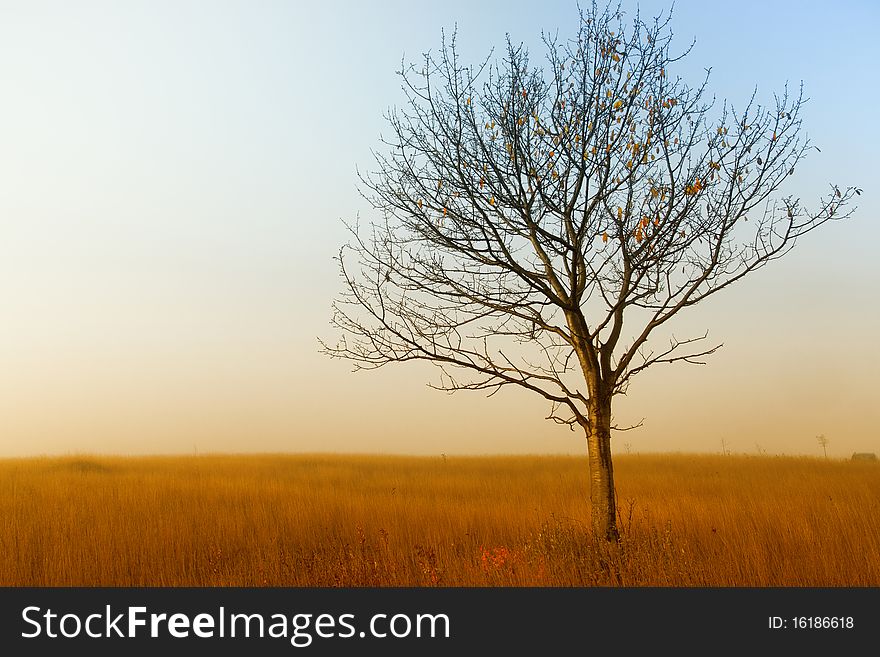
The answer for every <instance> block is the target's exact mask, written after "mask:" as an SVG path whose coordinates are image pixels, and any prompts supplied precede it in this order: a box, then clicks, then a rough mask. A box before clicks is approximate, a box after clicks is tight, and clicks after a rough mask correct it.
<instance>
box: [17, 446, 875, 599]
mask: <svg viewBox="0 0 880 657" xmlns="http://www.w3.org/2000/svg"><path fill="white" fill-rule="evenodd" d="M586 474H587V472H586V459H585V457H584V458H575V457H548V456H535V457H482V458H464V457H451V458H448V459H445V458H439V457H437V458H414V457H390V456H375V457H370V456H330V455H313V456H274V455H273V456H269V455H267V456H193V457H150V458H104V457H67V458H36V459H17V460H5V461H0V584H2V585H6V586H8V585H13V586H25V585H26V586H56V585H104V586H121V585H126V586H127V585H132V586H226V585H235V586H238V585H242V586H401V585H402V586H486V585H489V586H496V585H526V586H532V585H536V586H544V585H549V586H581V585H587V586H592V585H612V586H621V585H622V586H655V585H660V586H667V585H674V586H731V585H737V586H878V585H880V466H878V465H876V464H874V463H853V462H847V461H834V460H829V461H825V460H819V459H805V458H785V457H778V458H776V457H745V456H739V457H737V456H687V455H623V456H619V457H617V460H616V476H617V487H618V496H619V500H620V502H619V504H620V523H621V529H622V534H623V538H622V541H621V543H620V545H619V546H617V547H614V548H611V547H609V546H607V545H605V544H603V543H601V542H596V541H594V540H593V539H592V538H591V536H590V534H589V522H588V519H589V516H588V513H589V511H588V505H587V500H586V494H587V490H588V489H587V478H586Z"/></svg>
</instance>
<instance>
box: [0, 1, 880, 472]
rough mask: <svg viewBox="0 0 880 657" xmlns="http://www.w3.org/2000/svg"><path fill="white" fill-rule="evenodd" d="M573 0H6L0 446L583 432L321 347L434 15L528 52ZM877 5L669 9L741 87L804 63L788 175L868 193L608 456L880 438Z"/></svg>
mask: <svg viewBox="0 0 880 657" xmlns="http://www.w3.org/2000/svg"><path fill="white" fill-rule="evenodd" d="M622 7H623V8H624V10H625V11H627V12H629V13H632V12H633V11H634V10H635V4H634V3H629V2H624V3H622ZM666 7H667V5H666V3H661V2H645V3H641V11H642V13H643V14H646V15H653V14H654V13H656V12H657V11H658V10H661V9H665V8H666ZM576 20H577V14H576V5H575V3H573V2H544V3H525V2H489V3H473V2H444V3H424V4H422V5H419V4H412V3H406V2H385V3H356V2H349V3H313V4H306V3H298V2H261V3H246V2H125V3H117V2H82V3H76V4H75V5H74V4H73V3H63V2H0V80H3V85H4V100H3V103H0V299H2V310H0V313H2V314H0V318H2V322H0V455H4V454H8V455H17V454H28V453H58V452H60V453H66V452H89V451H98V452H121V453H134V452H179V451H183V452H191V451H192V450H193V449H198V450H200V451H303V450H305V451H314V450H319V451H324V450H341V451H367V452H371V451H396V452H413V453H434V454H436V453H441V452H446V453H455V452H571V453H580V452H582V451H583V444H582V443H583V441H582V440H581V439H580V438H579V437H577V436H576V435H575V434H569V433H567V432H566V431H565V430H563V429H559V428H556V427H554V426H553V425H551V424H549V423H546V422H543V421H542V419H541V418H542V417H543V416H544V415H545V414H546V409H545V408H544V407H543V405H542V404H541V403H540V402H533V401H532V400H529V399H527V398H524V397H522V396H521V395H518V394H516V393H511V394H509V395H507V396H506V397H505V396H504V395H502V396H500V397H499V398H495V399H492V400H488V401H487V400H485V399H483V398H482V397H480V396H478V395H472V396H467V395H465V394H461V395H456V396H453V397H448V396H446V395H443V394H441V393H437V392H434V391H430V390H427V389H425V388H424V387H423V386H422V384H423V383H424V382H427V381H428V380H429V379H430V377H431V372H430V371H429V370H425V369H420V368H418V367H403V368H400V369H399V370H396V371H392V370H389V371H387V372H381V373H376V374H360V375H357V376H352V375H350V374H349V373H348V368H347V367H346V366H345V365H344V364H341V363H338V362H330V361H328V360H326V359H325V358H323V357H321V356H320V355H319V354H318V353H317V346H316V341H315V338H316V336H318V335H321V336H327V335H328V334H329V333H330V328H329V326H328V323H327V320H328V317H329V305H330V301H331V299H332V297H333V295H334V294H335V293H336V292H337V291H338V290H339V283H338V280H337V276H336V271H335V268H334V263H333V262H332V256H333V255H334V254H335V252H336V250H337V248H338V246H339V245H340V243H341V242H342V241H343V240H344V239H345V235H344V232H343V228H342V220H343V219H348V220H350V219H353V218H354V217H355V216H357V214H358V213H359V212H360V213H362V216H363V217H364V218H367V213H368V209H367V207H366V204H365V203H364V202H363V200H362V199H361V198H360V197H359V195H358V192H357V176H356V169H357V168H361V169H369V168H370V166H371V161H372V160H371V154H370V150H371V148H375V147H377V146H378V145H379V135H380V134H381V132H382V131H383V129H384V120H383V118H382V117H383V114H384V112H385V111H386V110H387V109H388V108H389V107H391V106H393V105H395V104H396V103H399V102H400V101H401V94H400V90H399V78H398V77H397V76H396V75H395V70H396V69H397V68H398V67H399V65H400V63H401V60H402V58H404V57H405V58H406V59H407V60H409V61H412V60H416V59H417V58H418V57H419V55H420V53H422V52H424V51H425V50H427V49H436V48H437V47H438V46H439V43H440V31H441V29H444V28H445V29H447V30H450V29H453V28H454V26H457V29H458V33H459V44H460V46H461V48H462V53H463V56H464V58H465V59H471V60H477V59H479V58H481V57H483V56H484V55H485V54H486V53H487V52H488V51H489V49H490V48H491V47H493V46H501V45H502V44H503V40H504V37H505V34H506V33H509V34H510V35H511V37H512V38H513V39H514V40H515V41H525V42H526V43H527V44H529V45H531V46H532V48H533V52H534V54H535V55H538V54H539V53H540V48H541V46H540V39H539V36H540V32H541V30H547V31H554V30H558V31H559V34H560V36H561V37H564V36H566V35H570V34H572V33H573V32H574V29H575V28H574V25H575V23H576ZM878 24H880V9H878V7H877V5H875V4H874V3H872V2H840V3H834V4H831V3H808V2H797V3H795V2H773V3H768V2H761V3H758V2H741V3H737V4H736V5H731V4H730V3H706V2H692V1H687V2H685V1H680V2H678V3H676V7H675V11H674V18H673V30H674V32H675V35H676V42H677V43H678V44H679V45H680V46H681V47H682V48H685V47H687V46H688V45H689V44H690V43H691V41H692V40H693V39H696V44H695V46H694V48H693V51H692V53H691V54H690V56H689V57H688V58H687V60H685V62H683V63H682V64H681V65H679V66H678V67H677V68H676V71H675V72H676V73H678V74H680V75H682V77H685V78H687V79H689V80H696V79H697V78H699V77H700V76H701V75H702V71H703V69H704V68H706V67H711V69H712V77H711V81H710V90H711V91H712V92H713V93H715V94H716V95H717V96H718V98H719V99H721V98H728V99H730V100H732V101H733V102H734V103H737V102H738V103H743V102H744V101H745V100H746V99H747V97H748V95H749V94H750V93H751V91H752V89H753V88H754V87H755V86H757V88H758V97H759V99H761V100H763V101H769V100H770V99H771V98H772V93H773V92H774V91H779V90H781V88H782V86H783V85H784V83H785V82H786V81H789V83H792V84H795V85H797V84H799V83H800V81H801V80H803V82H804V85H805V89H806V95H807V96H808V97H809V98H810V99H811V100H810V102H809V104H808V105H807V107H806V108H805V111H804V130H805V131H806V133H807V134H809V136H810V137H811V139H812V140H813V143H814V144H816V145H817V146H819V147H820V148H821V149H822V152H821V153H818V152H817V153H814V154H813V155H812V156H811V157H810V158H809V159H808V161H807V162H805V163H804V165H803V166H802V167H801V168H800V171H799V172H798V175H797V176H796V180H795V181H794V182H793V183H792V186H791V188H790V190H789V191H791V192H792V193H795V194H798V195H801V196H803V197H804V199H805V200H806V201H811V200H813V199H815V198H816V197H817V196H818V194H819V193H821V192H823V191H824V190H825V189H826V188H825V185H826V184H827V183H829V182H836V183H839V184H841V185H858V186H860V187H862V188H864V190H865V193H864V194H863V195H862V196H861V198H860V209H859V211H858V213H857V215H856V216H855V217H854V218H853V219H851V220H850V221H848V222H847V223H846V224H840V225H833V226H827V227H826V229H825V230H822V231H821V233H817V234H815V235H811V236H809V237H811V238H813V239H808V240H804V242H803V244H801V245H799V248H798V249H797V250H796V251H795V252H794V253H793V254H791V256H790V257H788V258H786V260H783V261H782V262H780V263H777V264H776V266H774V267H772V268H768V269H767V270H766V271H763V272H761V273H759V274H758V275H757V276H756V277H755V279H754V280H752V281H747V282H745V283H743V284H742V285H741V286H738V287H737V288H735V289H733V290H730V291H729V293H727V294H725V295H721V296H720V297H719V298H718V299H717V300H713V301H712V302H711V303H709V304H708V305H707V307H706V308H701V309H699V310H698V311H697V312H695V313H694V314H693V316H690V317H688V318H686V319H683V320H682V321H683V322H684V326H686V327H688V328H693V329H695V330H696V329H699V332H700V333H702V331H703V330H704V329H706V328H709V329H710V331H711V334H712V335H713V336H716V337H717V338H718V339H719V340H721V341H724V342H725V348H724V350H722V352H721V353H719V354H718V355H717V356H716V357H715V358H714V359H713V361H712V362H711V363H710V365H708V366H706V367H704V368H699V369H698V370H695V369H693V368H687V367H683V368H678V369H674V370H673V369H669V370H663V371H662V372H658V373H656V374H648V375H646V376H645V378H644V380H642V381H638V382H637V383H635V384H634V385H633V389H632V392H631V393H630V395H629V397H628V398H627V399H626V400H624V401H623V403H622V405H621V406H620V407H619V408H620V412H621V414H622V415H623V416H624V417H626V418H628V419H635V420H638V419H640V418H641V417H645V418H646V423H645V427H644V428H643V429H641V430H639V431H637V432H633V433H630V434H626V435H625V436H624V437H621V438H619V439H617V440H618V447H617V448H618V449H621V447H620V445H622V444H623V443H627V444H629V446H630V448H631V449H632V450H633V451H639V450H642V451H662V450H683V451H718V449H720V439H721V438H725V440H726V443H727V444H728V445H732V446H733V449H735V450H738V451H745V452H754V451H755V450H756V449H757V447H756V443H759V444H761V445H762V448H763V449H766V450H767V451H770V452H776V453H780V452H785V453H818V445H816V444H815V439H814V437H815V435H816V434H819V433H824V434H826V435H827V436H829V438H830V440H831V442H830V444H829V450H830V451H831V453H834V454H838V455H844V454H846V453H848V452H852V451H872V450H873V451H880V445H876V444H875V443H876V438H874V435H875V434H876V431H875V429H876V426H877V425H878V423H880V415H878V413H880V411H878V410H877V407H876V404H875V402H874V396H875V395H874V391H875V390H876V382H875V381H874V373H875V372H876V371H877V370H878V365H880V353H878V352H880V350H878V348H877V346H876V342H875V338H874V336H875V335H877V334H878V329H880V316H878V310H877V304H876V301H875V300H876V296H877V294H876V290H877V287H878V284H880V265H878V264H877V261H878V259H877V258H876V255H875V247H874V244H875V243H876V241H877V239H878V238H880V227H878V223H877V210H878V202H877V190H876V188H875V184H874V181H875V179H876V177H877V175H876V173H875V171H876V167H875V164H874V162H875V157H876V151H877V148H878V146H880V139H878V137H877V125H876V121H877V115H878V112H877V108H878V106H880V97H878V96H880V91H878V89H880V85H878V82H880V80H878V74H877V73H876V69H875V63H876V62H877V61H880V47H878V40H877V38H876V34H875V31H876V26H877V25H878ZM871 441H874V442H871Z"/></svg>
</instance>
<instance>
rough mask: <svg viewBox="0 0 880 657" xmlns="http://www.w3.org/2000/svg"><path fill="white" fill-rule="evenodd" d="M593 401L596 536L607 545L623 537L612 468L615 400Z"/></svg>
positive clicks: (590, 441)
mask: <svg viewBox="0 0 880 657" xmlns="http://www.w3.org/2000/svg"><path fill="white" fill-rule="evenodd" d="M590 401H591V403H590V426H589V427H588V428H587V431H586V433H587V451H588V455H589V462H590V509H591V515H592V521H593V523H592V524H593V534H594V535H595V536H596V537H597V538H603V539H605V540H607V541H617V540H618V539H619V538H620V535H619V534H618V531H617V504H616V500H615V494H614V468H613V466H612V464H611V398H610V397H608V398H607V399H604V398H603V399H592V400H590Z"/></svg>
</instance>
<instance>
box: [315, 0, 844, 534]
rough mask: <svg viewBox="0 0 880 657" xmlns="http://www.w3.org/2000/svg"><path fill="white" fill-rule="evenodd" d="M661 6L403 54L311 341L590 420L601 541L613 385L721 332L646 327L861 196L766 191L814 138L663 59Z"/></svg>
mask: <svg viewBox="0 0 880 657" xmlns="http://www.w3.org/2000/svg"><path fill="white" fill-rule="evenodd" d="M670 19H671V15H670V14H664V15H661V16H659V17H657V18H654V19H652V20H650V21H644V20H642V19H641V18H640V17H638V16H636V17H635V19H634V20H632V21H627V20H626V19H625V17H624V16H623V15H622V13H621V12H620V11H619V9H614V8H611V9H603V8H599V7H597V6H596V5H593V6H592V8H590V9H588V10H586V11H583V12H581V14H580V22H579V29H578V33H577V36H576V37H574V38H573V39H571V40H566V41H560V40H559V39H558V38H557V37H552V36H545V37H544V44H545V46H546V63H545V64H544V65H543V67H539V66H535V65H533V64H532V63H531V61H530V59H529V54H528V52H527V50H526V48H525V47H524V46H522V45H515V44H514V43H512V42H511V41H510V40H509V39H508V42H507V44H506V49H505V51H504V55H503V57H501V58H499V59H494V58H493V56H492V55H490V56H489V57H488V58H487V59H486V60H485V61H483V62H482V63H481V64H480V65H477V66H465V65H463V64H462V63H461V62H460V61H459V59H458V56H457V52H456V43H455V36H454V35H453V36H452V38H451V39H447V38H446V37H445V36H444V38H443V40H442V46H441V48H440V50H439V52H437V53H436V54H430V53H429V54H426V55H424V59H423V60H422V61H421V62H420V63H419V64H418V65H409V66H404V67H402V70H401V71H400V75H401V76H402V80H403V89H404V91H405V93H406V98H407V100H406V103H404V107H402V108H400V109H396V110H392V111H391V112H390V113H389V115H388V116H387V119H388V123H389V125H390V137H387V138H385V139H383V140H382V143H383V147H382V149H381V150H380V151H379V152H377V154H376V168H375V170H374V171H372V172H371V173H368V174H365V175H362V177H361V178H362V182H363V184H364V186H365V188H364V195H365V197H366V198H367V199H368V200H369V201H370V203H371V205H372V207H373V208H374V209H375V210H376V220H375V221H373V222H372V223H370V225H369V227H367V228H366V229H362V228H361V227H359V226H357V225H353V226H349V228H350V231H351V239H352V241H351V243H350V244H349V245H346V246H345V247H343V248H342V249H341V251H340V255H339V265H340V269H341V276H342V279H343V282H344V292H343V293H342V294H341V296H340V297H339V298H338V299H337V300H336V301H335V302H334V306H333V308H334V314H333V317H332V324H333V326H335V327H336V328H338V329H340V330H341V332H342V337H341V339H340V341H339V342H338V343H337V344H336V345H335V346H331V345H328V344H326V343H322V347H323V349H324V351H325V352H326V353H327V354H329V355H331V356H334V357H339V358H345V359H348V360H350V361H353V362H354V363H355V366H356V369H373V368H378V367H381V366H383V365H386V364H388V363H397V362H403V361H410V360H424V361H429V362H431V363H433V364H435V365H436V366H437V367H438V368H439V380H438V381H437V382H436V383H435V384H432V385H433V387H436V388H439V389H441V390H447V391H455V390H484V391H488V392H489V393H490V395H491V394H494V393H495V392H497V391H498V390H500V389H502V388H504V387H506V386H519V387H521V388H525V389H526V390H529V391H531V392H533V393H535V394H536V395H540V396H542V397H543V398H545V399H546V400H547V401H548V402H549V403H550V407H551V410H550V414H549V419H552V420H554V421H555V422H558V423H561V424H564V425H568V426H569V427H571V428H572V429H574V428H580V429H581V430H583V432H584V434H585V436H586V442H587V449H588V455H589V474H590V500H591V508H592V526H593V530H594V533H595V534H596V535H597V536H600V537H604V538H607V539H609V540H614V539H617V537H618V530H617V522H616V508H615V492H614V478H613V469H612V459H611V435H612V431H614V430H623V429H625V428H626V427H618V426H616V425H615V423H614V421H613V419H612V412H611V408H612V399H613V398H614V396H615V395H618V394H622V393H625V392H626V390H627V387H628V386H629V384H630V382H631V380H632V379H633V377H635V376H636V375H638V374H639V373H641V372H643V371H644V370H645V369H647V368H648V367H650V366H652V365H655V364H658V363H675V362H685V363H702V362H704V361H703V359H704V358H705V357H706V356H708V355H709V354H711V353H713V352H714V351H715V350H716V349H717V348H718V347H719V346H720V345H715V344H711V343H707V335H706V334H704V335H697V336H691V337H687V338H675V337H673V338H671V339H670V338H669V337H668V335H667V337H666V338H665V340H668V343H667V342H666V341H665V340H664V342H663V344H654V343H652V342H649V338H651V336H652V334H654V332H655V331H657V330H658V329H660V328H661V327H665V326H666V325H667V322H669V320H671V319H672V318H673V317H675V316H676V315H678V314H679V313H681V312H682V311H684V310H685V309H687V308H689V307H691V306H693V305H695V304H697V303H698V302H700V301H702V300H703V299H706V298H707V297H709V296H710V295H712V294H714V293H716V292H718V291H719V290H722V289H724V288H725V287H727V286H729V285H731V284H732V283H734V282H735V281H738V280H739V279H741V278H743V277H744V276H746V275H747V274H749V273H751V272H753V271H755V270H757V269H760V268H761V267H763V266H764V265H765V264H767V263H768V262H770V261H772V260H775V259H777V258H780V257H781V256H783V255H784V254H786V253H788V251H789V250H790V249H791V248H792V247H793V246H794V244H795V242H796V240H797V238H799V237H801V236H803V235H805V234H806V233H808V232H810V231H812V230H813V229H815V228H817V227H818V226H820V225H822V224H824V223H826V222H827V221H829V220H832V219H840V218H843V217H845V216H848V214H850V213H851V210H849V209H848V207H849V205H848V204H849V202H850V201H851V200H852V198H853V195H854V194H855V193H858V192H859V191H860V190H856V189H855V188H848V189H840V188H838V187H832V188H831V190H830V192H829V194H828V195H827V197H825V198H824V199H821V200H820V202H819V205H818V209H817V210H814V211H812V212H811V211H808V210H807V209H806V208H805V207H804V206H802V204H801V202H800V201H799V200H798V199H796V198H793V197H791V196H782V197H779V195H778V194H775V193H776V192H778V190H780V187H781V186H782V184H783V182H784V181H785V180H786V179H787V178H788V177H789V176H791V175H792V174H793V173H794V170H795V167H796V165H797V164H798V163H799V162H800V161H801V160H802V159H803V158H804V157H805V156H806V155H807V152H808V151H809V150H810V149H811V148H812V147H811V146H810V143H809V141H808V140H807V139H806V138H805V137H803V136H802V135H801V133H800V127H801V120H800V118H799V116H800V111H801V107H802V105H803V103H804V100H805V99H804V97H803V95H802V92H800V91H799V92H797V93H790V91H789V90H788V89H786V90H785V91H784V92H783V93H782V94H781V95H779V96H776V97H775V102H774V103H773V104H772V105H771V106H769V107H766V106H762V105H760V104H758V103H757V101H756V99H755V97H756V95H755V94H754V93H753V94H752V98H751V99H750V100H749V101H748V102H747V103H746V104H745V106H744V107H743V108H742V109H740V110H736V109H734V107H733V106H731V105H730V104H728V103H727V102H724V103H723V104H721V105H720V106H718V104H716V103H714V101H710V100H707V99H706V93H705V90H706V82H707V79H708V73H707V76H706V79H704V80H702V82H701V84H700V85H699V86H696V87H692V86H688V85H687V84H686V83H685V82H684V81H683V80H682V79H680V78H678V77H676V76H674V75H673V73H672V68H673V66H674V65H675V64H676V62H678V61H679V60H680V59H681V58H682V57H683V56H685V55H686V54H687V52H688V50H689V49H688V50H686V51H685V52H684V53H682V54H680V55H673V54H672V52H671V50H670V44H671V40H672V31H671V29H670ZM625 319H626V322H627V323H626V330H624V320H625ZM659 333H660V332H659V331H658V333H657V334H659ZM657 334H655V342H656V341H657V338H656V336H657Z"/></svg>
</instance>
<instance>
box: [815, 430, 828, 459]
mask: <svg viewBox="0 0 880 657" xmlns="http://www.w3.org/2000/svg"><path fill="white" fill-rule="evenodd" d="M816 442H818V443H819V445H820V446H821V447H822V453H823V454H825V458H826V459H827V458H828V439H827V438H826V437H825V434H824V433H823V434H820V435H818V436H816Z"/></svg>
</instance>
